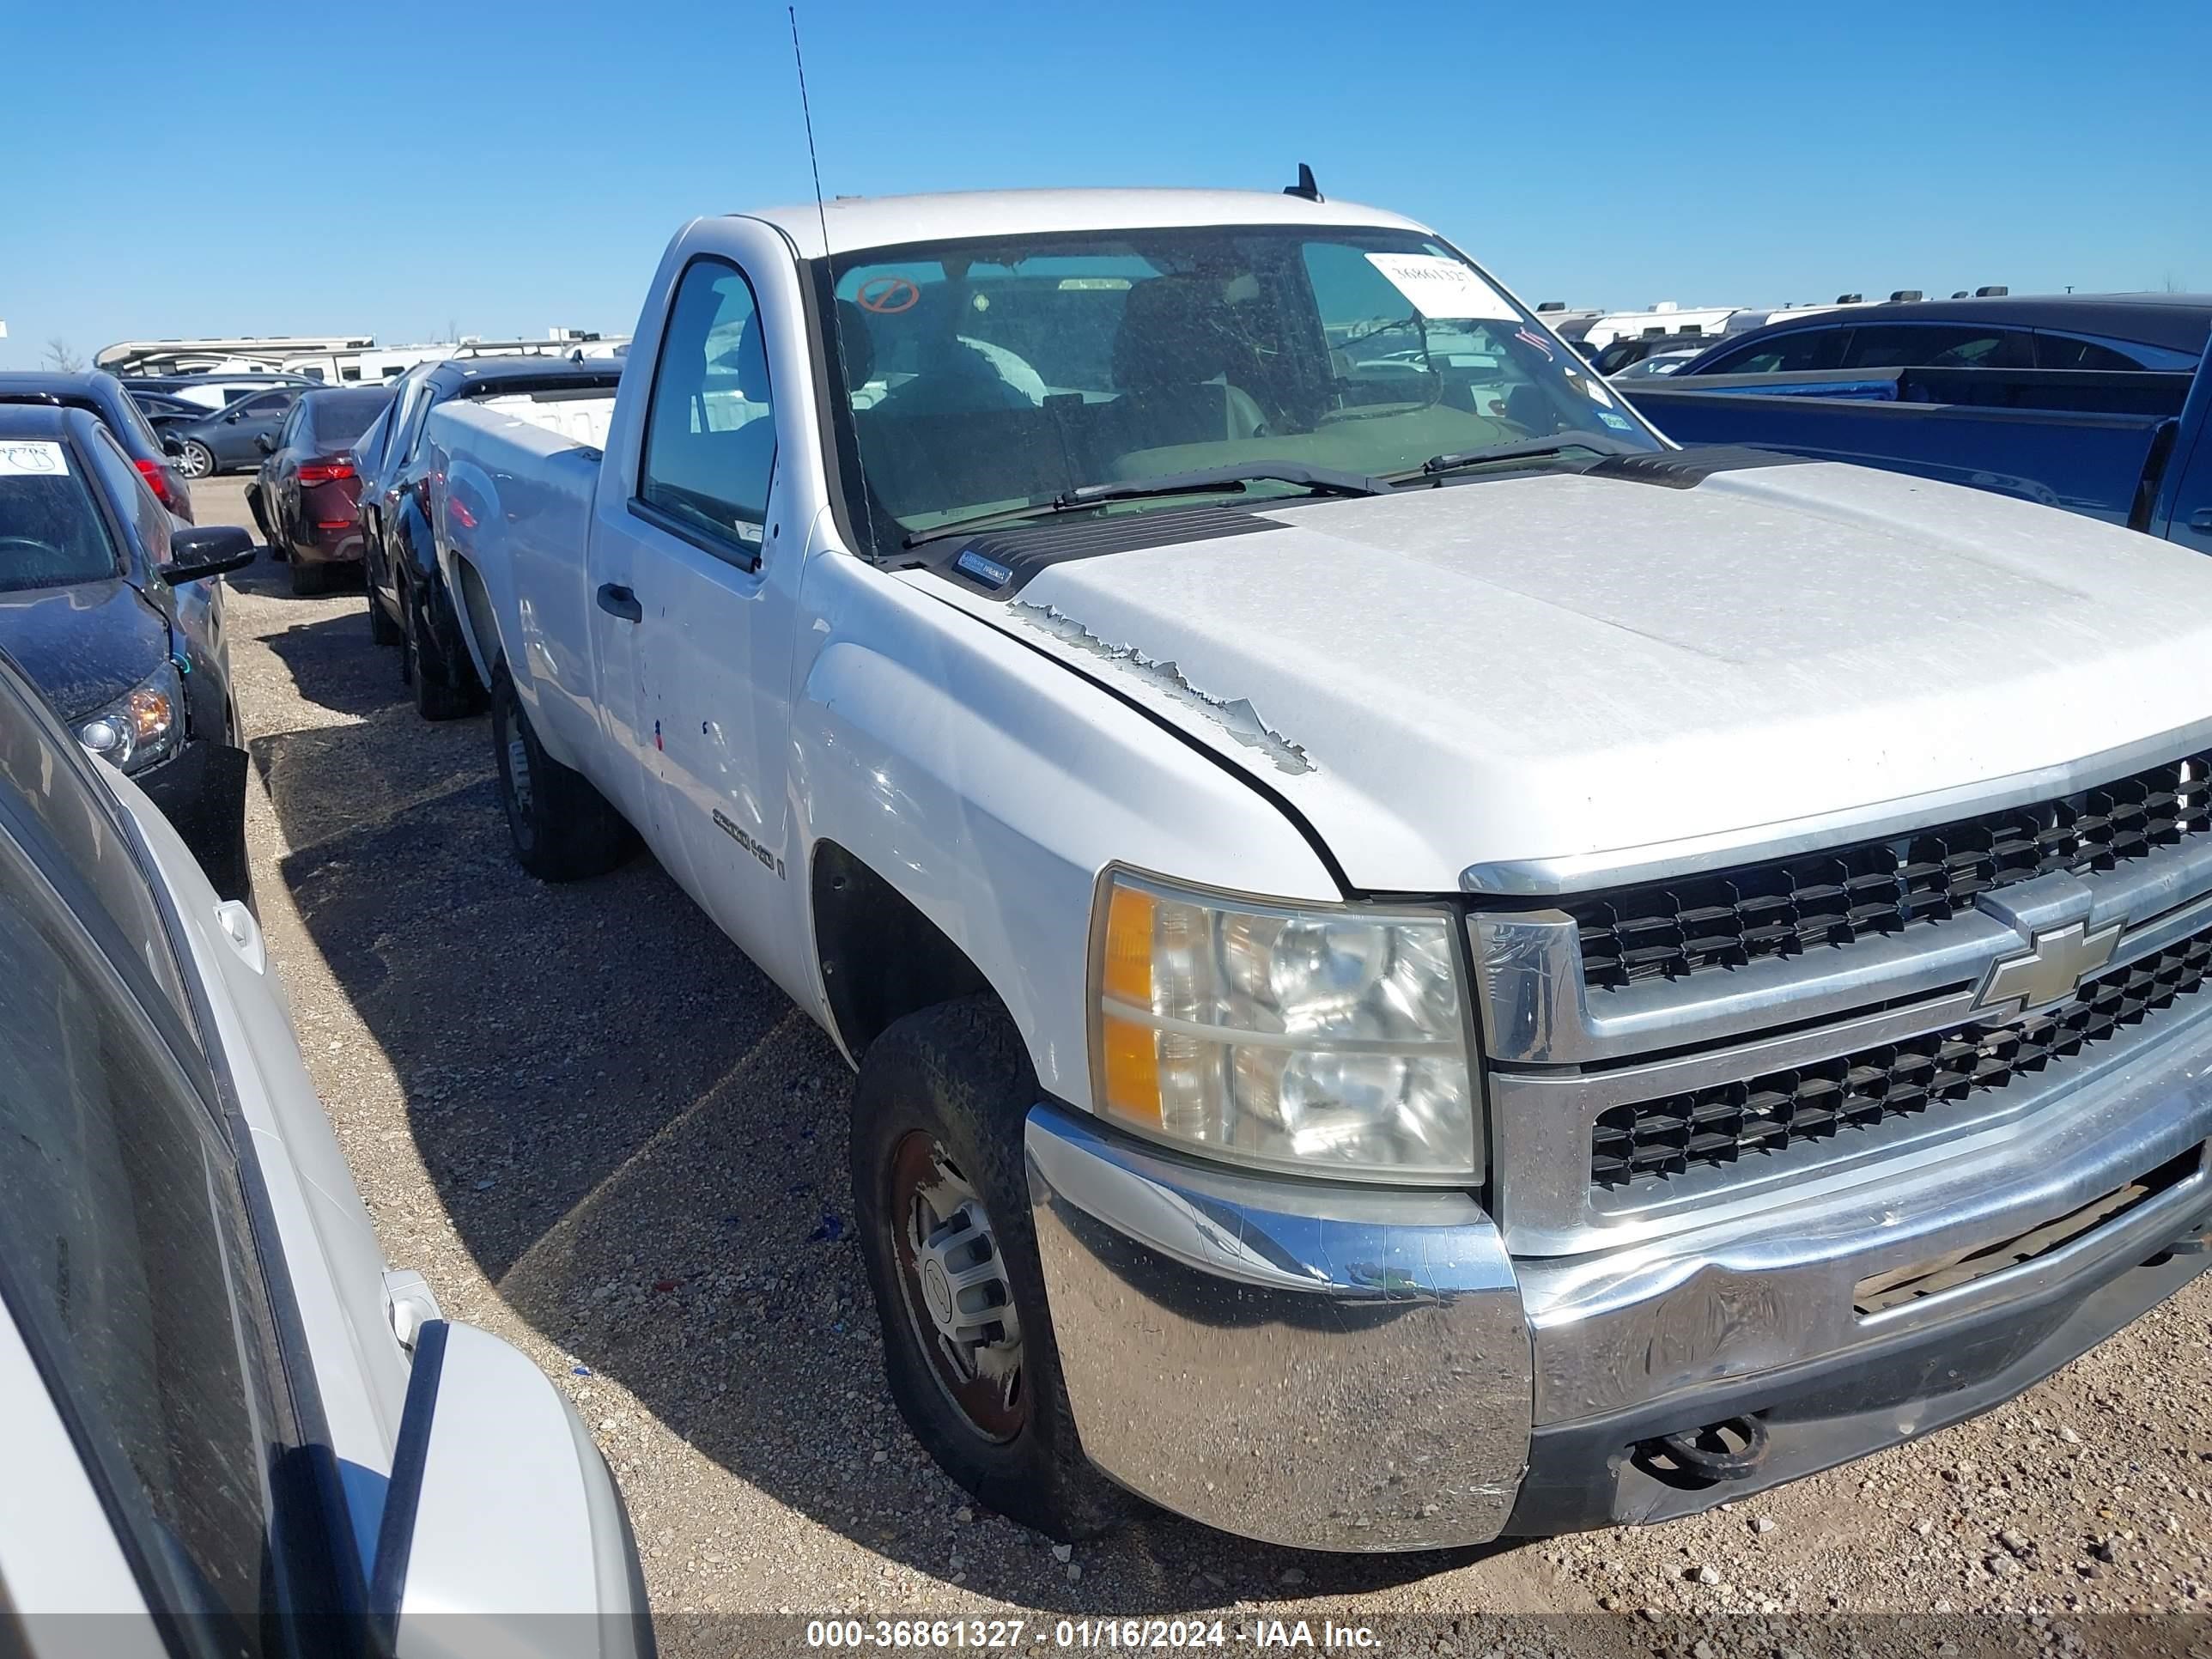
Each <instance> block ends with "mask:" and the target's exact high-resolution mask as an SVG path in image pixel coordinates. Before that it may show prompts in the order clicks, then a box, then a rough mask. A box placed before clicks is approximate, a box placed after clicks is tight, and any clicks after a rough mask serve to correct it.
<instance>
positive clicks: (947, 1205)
mask: <svg viewBox="0 0 2212 1659" xmlns="http://www.w3.org/2000/svg"><path fill="white" fill-rule="evenodd" d="M1036 1089H1037V1084H1036V1073H1035V1072H1034V1071H1033V1070H1032V1069H1031V1067H1030V1060H1029V1054H1028V1051H1027V1050H1026V1049H1025V1048H1024V1047H1023V1046H1022V1042H1021V1037H1020V1035H1019V1033H1018V1032H1017V1031H1016V1030H1014V1027H1013V1024H1012V1021H1011V1020H1010V1019H1008V1018H1007V1017H1006V1011H1005V1010H1004V1009H1003V1008H1001V1007H1000V1006H999V1004H998V1003H997V1001H996V1000H994V999H992V998H989V997H968V998H963V999H961V1000H957V1001H954V1002H946V1003H940V1004H939V1005H938V1006H935V1007H933V1008H925V1009H923V1010H921V1012H918V1013H914V1014H909V1015H908V1016H907V1017H906V1018H904V1019H902V1020H899V1021H897V1022H896V1023H895V1024H893V1025H892V1026H891V1027H890V1029H889V1030H886V1031H885V1032H884V1034H883V1035H882V1036H879V1037H878V1038H877V1039H876V1040H875V1042H873V1043H872V1044H871V1045H869V1048H868V1050H867V1054H866V1057H865V1058H864V1059H863V1060H862V1062H861V1065H860V1082H859V1084H858V1085H857V1087H856V1089H855V1091H854V1103H853V1126H852V1130H853V1133H852V1176H853V1206H854V1213H855V1216H856V1218H857V1220H858V1223H859V1227H860V1247H861V1249H862V1251H863V1253H864V1254H865V1255H866V1260H867V1268H868V1283H869V1285H870V1287H871V1288H872V1290H873V1291H874V1293H875V1300H876V1316H877V1319H878V1322H880V1323H881V1325H882V1327H883V1333H884V1372H885V1375H886V1377H887V1379H888V1381H889V1382H890V1390H891V1397H892V1399H893V1400H895V1401H896V1402H897V1404H898V1408H899V1413H900V1415H902V1417H904V1418H905V1419H906V1423H907V1426H908V1428H909V1429H911V1430H912V1431H914V1436H915V1438H916V1439H917V1440H919V1441H921V1443H922V1445H923V1446H924V1447H925V1448H926V1449H927V1450H928V1452H929V1455H931V1456H932V1457H933V1458H935V1459H936V1460H937V1462H938V1465H939V1468H942V1469H944V1471H945V1473H946V1474H949V1475H951V1477H952V1479H953V1480H956V1481H957V1482H958V1483H959V1484H960V1485H961V1486H964V1487H966V1488H967V1489H968V1491H969V1492H973V1493H974V1494H975V1497H976V1498H978V1499H979V1500H980V1501H981V1502H982V1503H983V1504H986V1505H987V1506H988V1507H989V1508H991V1509H994V1510H998V1511H999V1513H1000V1514H1001V1515H1005V1516H1011V1517H1012V1519H1014V1520H1016V1521H1018V1522H1021V1523H1022V1524H1023V1525H1024V1526H1028V1527H1033V1528H1036V1530H1038V1531H1039V1532H1042V1533H1045V1534H1049V1535H1050V1536H1051V1537H1053V1538H1055V1539H1058V1540H1060V1541H1062V1542H1073V1541H1076V1540H1079V1539H1084V1538H1095V1537H1097V1536H1098V1535H1099V1534H1102V1533H1106V1532H1110V1531H1112V1530H1113V1529H1114V1528H1116V1527H1119V1526H1120V1525H1121V1524H1122V1522H1125V1521H1127V1519H1128V1517H1129V1516H1130V1514H1131V1513H1132V1512H1133V1510H1134V1508H1135V1500H1134V1499H1133V1498H1130V1497H1129V1495H1128V1494H1127V1492H1123V1491H1122V1490H1121V1488H1120V1487H1119V1486H1115V1484H1114V1483H1113V1482H1112V1481H1110V1480H1108V1479H1107V1478H1106V1477H1105V1476H1104V1475H1103V1474H1100V1473H1099V1471H1098V1469H1097V1468H1096V1467H1095V1466H1094V1465H1093V1464H1092V1463H1091V1461H1090V1459H1088V1458H1087V1457H1085V1455H1084V1454H1083V1448H1082V1445H1081V1443H1079V1440H1078V1439H1077V1437H1076V1432H1075V1419H1074V1415H1073V1411H1072V1410H1071V1408H1070V1407H1069V1405H1068V1400H1067V1389H1066V1384H1065V1383H1063V1381H1062V1380H1061V1376H1060V1353H1059V1349H1058V1348H1057V1346H1055V1345H1054V1340H1053V1334H1052V1318H1051V1312H1050V1310H1049V1309H1048V1306H1047V1305H1046V1301H1045V1291H1044V1271H1043V1268H1042V1265H1041V1263H1040V1262H1039V1261H1038V1257H1037V1248H1036V1231H1035V1230H1034V1228H1033V1227H1032V1226H1031V1225H1030V1206H1029V1181H1028V1175H1027V1172H1026V1170H1025V1169H1024V1154H1023V1150H1022V1126H1023V1122H1024V1119H1025V1118H1026V1117H1027V1115H1028V1113H1029V1109H1030V1107H1031V1106H1032V1105H1034V1104H1035V1103H1036V1098H1037V1093H1036Z"/></svg>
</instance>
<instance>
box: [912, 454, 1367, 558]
mask: <svg viewBox="0 0 2212 1659" xmlns="http://www.w3.org/2000/svg"><path fill="white" fill-rule="evenodd" d="M1249 483H1287V484H1299V485H1302V486H1304V488H1305V489H1309V490H1310V491H1312V492H1313V493H1314V494H1315V495H1389V493H1390V489H1391V486H1390V484H1389V482H1388V481H1387V480H1384V479H1382V478H1370V477H1368V476H1367V475H1366V474H1365V473H1364V472H1346V471H1340V470H1339V469H1337V468H1335V467H1333V466H1308V465H1306V464H1305V463H1304V462H1303V461H1257V462H1253V463H1250V464H1249V465H1246V464H1240V463H1236V462H1232V463H1231V464H1230V465H1226V466H1206V467H1200V468H1197V469H1195V470H1194V471H1189V472H1168V473H1163V474H1162V475H1161V476H1160V477H1157V478H1130V479H1127V480H1124V481H1122V482H1120V483H1092V484H1078V485H1077V486H1076V487H1075V488H1074V489H1065V490H1062V491H1061V492H1060V494H1059V495H1040V496H1038V497H1037V498H1036V500H1034V501H1024V503H1022V505H1020V506H1019V507H998V508H995V509H994V510H993V511H991V512H988V513H975V514H972V515H971V516H969V517H968V518H965V519H952V520H948V521H946V522H945V523H944V524H939V525H933V526H930V527H929V528H928V529H927V530H917V531H915V532H914V533H913V534H911V535H909V536H908V537H907V538H906V540H905V545H906V546H908V547H909V548H914V547H919V546H921V544H922V543H924V542H933V541H936V540H938V539H939V538H940V537H945V536H957V535H961V534H963V532H967V531H970V530H987V529H992V528H995V527H996V526H1000V525H1002V524H1020V523H1022V522H1024V520H1030V519H1047V518H1050V517H1052V516H1053V515H1054V513H1079V512H1082V511H1083V510H1084V509H1085V508H1086V507H1103V506H1105V505H1107V504H1108V503H1109V502H1112V501H1143V500H1145V499H1146V498H1147V497H1149V496H1154V495H1239V494H1242V493H1243V489H1244V486H1245V485H1247V484H1249Z"/></svg>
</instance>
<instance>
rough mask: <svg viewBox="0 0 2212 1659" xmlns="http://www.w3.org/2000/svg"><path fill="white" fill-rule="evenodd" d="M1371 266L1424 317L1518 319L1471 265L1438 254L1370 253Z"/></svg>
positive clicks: (1506, 321) (1500, 321)
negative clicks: (1411, 302)
mask: <svg viewBox="0 0 2212 1659" xmlns="http://www.w3.org/2000/svg"><path fill="white" fill-rule="evenodd" d="M1367 263H1368V264H1370V265H1373V266H1374V267H1375V269H1376V270H1379V271H1381V272H1382V273H1383V276H1385V277H1386V278H1388V279H1389V283H1390V286H1391V287H1393V288H1395V289H1397V290H1398V292H1399V293H1401V294H1402V295H1405V296H1406V297H1407V299H1408V300H1411V301H1413V309H1414V310H1416V311H1418V312H1419V313H1421V315H1422V316H1424V317H1480V318H1481V319H1485V320H1486V321H1489V322H1494V323H1510V322H1517V321H1518V320H1520V315H1521V313H1518V312H1517V311H1516V310H1514V309H1513V307H1511V306H1510V305H1508V304H1507V303H1506V301H1505V296H1504V295H1502V294H1500V293H1499V292H1498V290H1497V289H1494V288H1492V287H1491V285H1490V284H1489V283H1486V282H1484V281H1483V280H1482V277H1481V276H1480V274H1479V273H1477V272H1476V271H1475V270H1474V268H1473V267H1472V266H1469V265H1463V264H1461V263H1460V262H1459V261H1458V260H1456V259H1448V258H1444V257H1443V255H1442V254H1438V253H1370V254H1369V255H1368V256H1367Z"/></svg>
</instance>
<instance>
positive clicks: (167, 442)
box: [161, 432, 185, 455]
mask: <svg viewBox="0 0 2212 1659" xmlns="http://www.w3.org/2000/svg"><path fill="white" fill-rule="evenodd" d="M161 453H163V454H164V455H181V454H183V453H185V441H184V440H183V439H182V438H179V437H174V436H172V435H170V434H168V433H167V432H164V433H163V434H162V435H161Z"/></svg>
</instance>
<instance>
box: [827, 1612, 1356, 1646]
mask: <svg viewBox="0 0 2212 1659" xmlns="http://www.w3.org/2000/svg"><path fill="white" fill-rule="evenodd" d="M806 1645H807V1646H809V1647H811V1648H830V1649H842V1648H851V1649H860V1648H877V1649H891V1650H921V1651H929V1652H938V1651H945V1650H957V1649H962V1648H978V1649H986V1650H989V1649H998V1650H1016V1649H1022V1648H1029V1647H1052V1648H1062V1649H1066V1648H1075V1649H1085V1650H1089V1649H1115V1650H1150V1649H1174V1648H1225V1647H1230V1646H1245V1647H1254V1648H1285V1649H1296V1648H1310V1649H1313V1650H1317V1651H1318V1650H1358V1649H1370V1648H1373V1647H1374V1646H1375V1645H1376V1636H1375V1632H1373V1631H1372V1630H1370V1628H1368V1627H1367V1626H1364V1625H1340V1624H1338V1623H1336V1622H1335V1621H1334V1620H1328V1619H1324V1620H1322V1621H1321V1622H1320V1625H1319V1627H1318V1628H1316V1626H1314V1625H1313V1624H1311V1623H1310V1622H1309V1621H1308V1620H1304V1619H1261V1620H1255V1621H1254V1622H1253V1623H1252V1624H1251V1625H1250V1626H1245V1625H1244V1624H1243V1623H1241V1622H1240V1623H1238V1624H1236V1625H1231V1624H1229V1623H1227V1622H1226V1621H1225V1620H1219V1619H1212V1620H1205V1619H1062V1620H1058V1621H1056V1622H1055V1623H1054V1624H1053V1625H1051V1626H1045V1625H1042V1624H1038V1625H1036V1626H1031V1625H1030V1623H1029V1621H1028V1620H1022V1619H966V1620H956V1619H878V1620H860V1619H823V1620H810V1621H809V1622H808V1624H807V1626H806Z"/></svg>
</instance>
